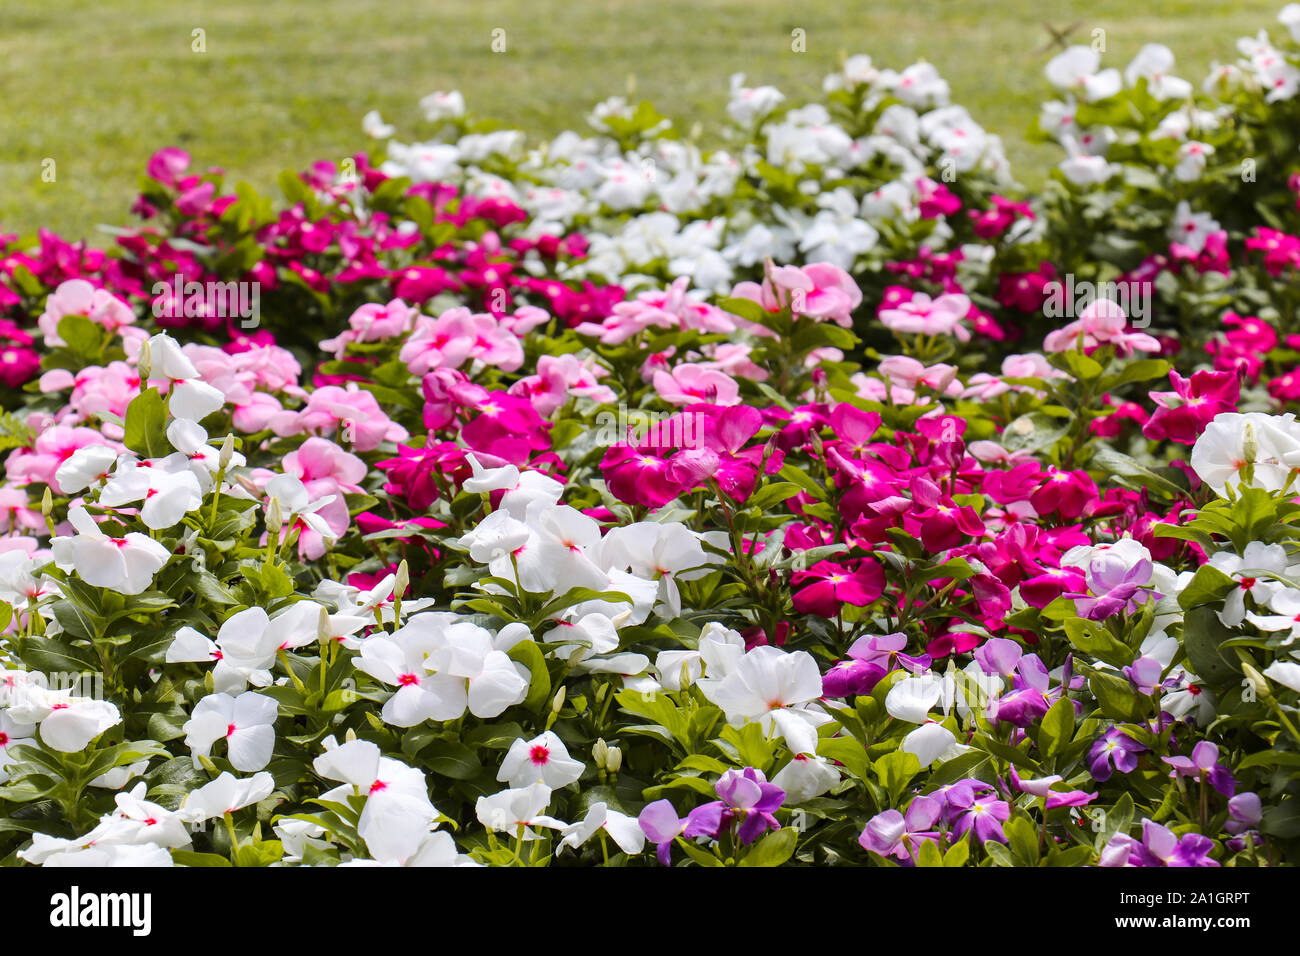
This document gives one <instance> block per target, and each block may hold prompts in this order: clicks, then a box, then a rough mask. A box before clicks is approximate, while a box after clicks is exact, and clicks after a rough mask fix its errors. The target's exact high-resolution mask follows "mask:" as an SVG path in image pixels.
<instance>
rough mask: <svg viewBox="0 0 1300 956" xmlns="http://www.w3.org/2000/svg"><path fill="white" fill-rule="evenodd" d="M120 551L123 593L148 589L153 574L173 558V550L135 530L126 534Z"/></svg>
mask: <svg viewBox="0 0 1300 956" xmlns="http://www.w3.org/2000/svg"><path fill="white" fill-rule="evenodd" d="M118 552H119V554H120V555H121V559H122V564H123V580H122V582H121V584H119V585H117V587H118V589H119V590H121V592H122V593H123V594H139V593H140V592H141V591H144V590H146V589H148V588H149V586H150V585H152V584H153V576H154V575H155V574H157V573H158V571H159V570H160V569H161V568H162V566H163V565H164V564H166V563H167V561H168V559H170V558H171V552H170V551H168V550H167V549H166V548H164V547H163V546H162V545H161V544H159V543H158V542H157V541H155V540H153V538H149V537H146V536H145V535H143V534H140V533H138V532H135V531H133V532H131V533H130V534H128V535H127V536H126V539H125V543H124V544H123V545H122V546H120V547H119V548H118ZM78 573H80V569H78ZM87 583H88V584H89V583H91V582H89V581H87ZM105 586H108V585H105Z"/></svg>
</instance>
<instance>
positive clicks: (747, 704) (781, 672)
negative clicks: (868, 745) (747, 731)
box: [699, 645, 829, 753]
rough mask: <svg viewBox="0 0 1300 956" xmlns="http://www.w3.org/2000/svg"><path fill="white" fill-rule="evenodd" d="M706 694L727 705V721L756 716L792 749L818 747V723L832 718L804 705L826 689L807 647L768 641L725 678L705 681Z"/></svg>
mask: <svg viewBox="0 0 1300 956" xmlns="http://www.w3.org/2000/svg"><path fill="white" fill-rule="evenodd" d="M699 686H700V689H701V690H703V691H704V696H705V697H707V698H708V699H709V700H710V701H712V702H713V703H715V704H717V705H718V706H719V707H721V708H722V709H723V710H724V711H725V712H726V715H727V720H728V721H729V722H730V723H732V724H735V725H742V724H744V723H745V722H747V721H749V720H756V721H758V722H759V723H761V724H762V725H763V728H764V730H771V729H772V728H773V726H775V728H776V730H777V731H778V732H779V733H780V735H781V736H782V737H783V738H784V739H785V742H786V746H787V747H789V748H790V751H791V752H792V753H814V752H816V750H817V725H818V724H821V723H825V722H826V721H827V720H828V719H829V718H828V717H827V716H826V715H825V714H822V713H819V712H816V711H811V710H808V709H807V708H805V707H803V706H801V705H804V704H808V703H810V702H812V701H815V700H817V698H819V697H821V694H822V677H821V671H820V670H818V668H817V661H816V659H815V658H814V657H813V656H812V655H811V654H809V653H807V652H806V651H794V652H793V653H789V654H787V653H786V652H785V651H783V650H781V649H780V648H779V647H772V646H771V645H762V646H759V647H756V648H754V649H753V650H752V651H750V652H749V653H747V654H746V655H745V656H744V657H742V658H741V659H740V661H739V662H737V663H736V665H735V668H734V669H733V670H731V671H730V673H728V674H727V675H726V676H725V677H723V678H722V679H720V680H717V681H716V682H715V681H707V682H705V681H701V682H700V684H699Z"/></svg>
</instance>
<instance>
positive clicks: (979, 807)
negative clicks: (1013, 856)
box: [952, 793, 1011, 843]
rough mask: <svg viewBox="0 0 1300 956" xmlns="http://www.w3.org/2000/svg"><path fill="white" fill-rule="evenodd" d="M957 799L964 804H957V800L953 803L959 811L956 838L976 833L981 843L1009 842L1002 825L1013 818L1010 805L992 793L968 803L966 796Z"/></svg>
mask: <svg viewBox="0 0 1300 956" xmlns="http://www.w3.org/2000/svg"><path fill="white" fill-rule="evenodd" d="M957 799H959V800H961V801H963V802H957V800H956V799H955V800H954V801H953V807H954V808H955V809H956V810H958V811H959V815H958V817H957V823H956V825H955V826H954V827H953V831H952V832H953V833H954V834H955V835H956V836H959V837H960V836H965V835H966V833H968V832H970V831H974V833H975V839H977V840H979V841H980V843H988V842H989V841H990V840H992V841H993V842H994V843H1006V842H1007V838H1006V835H1005V834H1004V833H1003V832H1002V824H1003V823H1004V822H1005V821H1006V820H1007V819H1008V818H1010V816H1011V806H1010V804H1008V803H1007V802H1006V801H1005V800H999V799H998V798H997V797H995V796H994V795H993V794H991V793H986V794H984V795H982V796H979V797H975V796H972V797H971V798H970V800H969V802H966V797H965V796H964V795H963V796H961V797H959V798H957Z"/></svg>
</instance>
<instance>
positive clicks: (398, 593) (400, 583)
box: [393, 558, 411, 600]
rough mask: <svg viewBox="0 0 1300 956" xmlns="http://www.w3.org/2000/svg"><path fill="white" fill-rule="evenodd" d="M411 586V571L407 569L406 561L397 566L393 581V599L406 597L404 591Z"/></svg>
mask: <svg viewBox="0 0 1300 956" xmlns="http://www.w3.org/2000/svg"><path fill="white" fill-rule="evenodd" d="M410 586H411V569H410V568H409V567H407V564H406V559H405V558H403V559H402V563H401V564H399V565H398V566H397V576H396V578H395V580H394V581H393V598H394V599H396V600H400V599H401V598H403V597H405V596H406V589H407V588H408V587H410Z"/></svg>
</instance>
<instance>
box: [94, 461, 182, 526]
mask: <svg viewBox="0 0 1300 956" xmlns="http://www.w3.org/2000/svg"><path fill="white" fill-rule="evenodd" d="M136 501H143V502H144V504H143V506H141V508H140V520H142V521H143V522H144V523H145V525H147V526H148V527H149V528H152V529H153V530H154V531H162V530H163V529H164V528H171V527H173V526H175V525H177V524H179V523H180V521H181V519H182V518H184V517H185V516H186V515H187V514H188V513H189V512H191V511H195V510H197V509H198V508H199V507H200V506H201V505H202V504H203V495H202V492H201V490H200V488H199V480H198V478H196V477H195V476H194V474H193V472H191V471H189V470H188V467H185V468H183V470H179V471H169V470H167V469H166V468H165V467H161V466H160V465H159V463H157V462H137V461H135V459H134V458H133V457H132V456H128V455H124V456H123V457H122V458H120V459H119V460H118V464H117V469H116V471H114V472H113V476H112V477H111V478H109V480H108V482H107V483H106V484H105V485H104V490H103V491H102V492H100V495H99V503H100V504H101V505H104V506H105V507H107V508H120V507H121V506H122V505H126V504H131V503H133V502H136Z"/></svg>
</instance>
